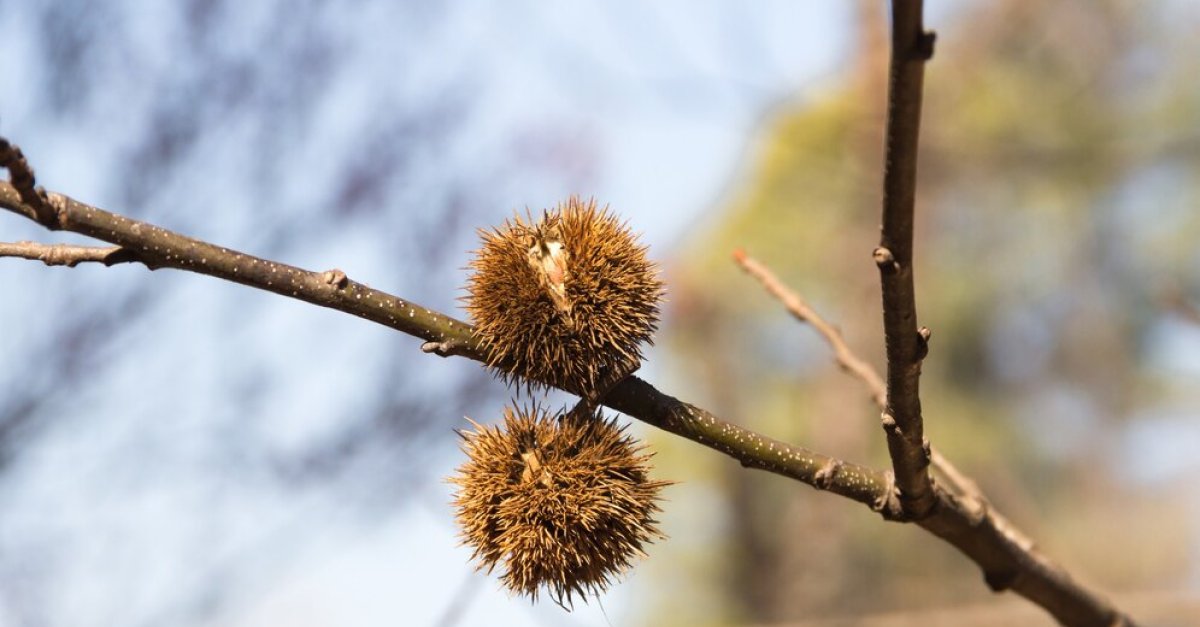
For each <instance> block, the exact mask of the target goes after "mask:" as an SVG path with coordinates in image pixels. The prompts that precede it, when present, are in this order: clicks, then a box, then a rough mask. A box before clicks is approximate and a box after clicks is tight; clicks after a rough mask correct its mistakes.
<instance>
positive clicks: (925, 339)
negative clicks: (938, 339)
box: [917, 327, 933, 361]
mask: <svg viewBox="0 0 1200 627" xmlns="http://www.w3.org/2000/svg"><path fill="white" fill-rule="evenodd" d="M931 337H933V331H930V330H929V327H921V328H920V329H917V361H921V360H923V359H925V357H926V356H928V355H929V338H931Z"/></svg>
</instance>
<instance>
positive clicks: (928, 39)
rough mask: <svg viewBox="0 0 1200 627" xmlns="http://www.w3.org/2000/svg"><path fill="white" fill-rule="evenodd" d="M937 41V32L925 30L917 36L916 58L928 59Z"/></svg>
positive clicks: (931, 55)
mask: <svg viewBox="0 0 1200 627" xmlns="http://www.w3.org/2000/svg"><path fill="white" fill-rule="evenodd" d="M935 43H937V33H935V32H933V31H931V30H927V31H922V32H921V34H920V35H918V36H917V47H916V53H917V58H919V59H920V60H922V61H928V60H930V59H932V58H933V45H934V44H935Z"/></svg>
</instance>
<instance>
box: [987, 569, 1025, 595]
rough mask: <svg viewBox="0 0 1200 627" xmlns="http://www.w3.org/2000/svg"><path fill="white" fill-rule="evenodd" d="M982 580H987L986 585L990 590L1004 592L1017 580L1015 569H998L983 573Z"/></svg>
mask: <svg viewBox="0 0 1200 627" xmlns="http://www.w3.org/2000/svg"><path fill="white" fill-rule="evenodd" d="M983 580H984V581H985V582H987V586H988V588H989V589H991V591H992V592H1004V591H1005V590H1008V589H1009V588H1012V585H1013V582H1015V581H1016V580H1017V571H1015V570H999V571H992V572H985V573H983Z"/></svg>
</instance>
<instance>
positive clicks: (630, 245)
mask: <svg viewBox="0 0 1200 627" xmlns="http://www.w3.org/2000/svg"><path fill="white" fill-rule="evenodd" d="M526 218H527V219H526V220H522V219H521V217H520V216H514V218H513V219H512V220H509V221H506V222H505V223H504V225H503V226H501V227H499V228H496V229H492V230H481V231H480V237H481V239H482V240H483V245H482V247H481V248H480V249H479V250H477V251H476V252H475V257H474V259H473V260H472V261H471V264H470V268H471V270H472V271H473V272H472V274H471V277H470V280H469V282H468V284H467V292H468V295H467V299H466V300H467V312H468V314H469V315H470V317H471V321H472V322H473V323H474V325H475V332H476V334H477V335H478V336H479V337H480V338H482V340H483V343H484V346H485V347H486V349H487V351H488V365H489V366H490V367H491V368H492V369H493V371H494V372H496V373H498V374H499V375H500V376H501V377H502V378H504V379H505V381H506V382H507V383H509V384H512V383H513V382H515V381H519V380H523V381H524V383H525V384H526V386H537V385H550V386H554V387H565V388H567V389H568V390H572V391H576V392H582V393H588V392H591V391H593V390H596V389H597V388H598V387H599V385H600V384H601V383H602V382H603V381H604V380H605V379H604V377H605V375H607V374H609V373H614V374H613V376H619V375H624V374H628V373H629V372H632V371H633V370H635V369H636V368H637V366H638V364H639V363H640V362H641V359H642V349H641V344H642V342H652V340H651V338H652V336H653V334H654V331H655V329H656V328H657V327H658V305H659V301H660V300H661V299H662V296H663V291H664V290H663V284H662V282H661V281H659V280H658V278H657V277H656V269H655V266H654V264H653V263H651V262H650V261H649V260H648V259H647V258H646V248H645V247H644V246H641V245H640V244H638V242H637V239H636V238H635V237H634V235H633V233H632V232H631V231H630V230H629V227H628V226H627V225H626V224H625V223H623V222H621V221H620V220H619V219H618V218H617V217H616V216H614V215H613V214H611V213H609V211H608V208H607V207H606V208H603V209H599V208H597V207H596V202H595V201H594V200H589V201H587V202H583V201H581V200H579V199H578V198H575V197H572V198H570V199H569V200H567V202H565V203H561V204H559V205H558V206H557V207H555V208H554V209H551V210H548V211H545V212H543V214H542V217H541V218H540V219H538V220H536V221H534V220H533V219H532V218H530V217H529V216H526Z"/></svg>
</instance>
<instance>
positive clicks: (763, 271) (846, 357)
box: [733, 249, 986, 504]
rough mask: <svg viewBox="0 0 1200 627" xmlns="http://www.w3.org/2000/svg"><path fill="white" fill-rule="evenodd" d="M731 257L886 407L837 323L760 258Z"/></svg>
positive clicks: (953, 481)
mask: <svg viewBox="0 0 1200 627" xmlns="http://www.w3.org/2000/svg"><path fill="white" fill-rule="evenodd" d="M733 258H734V260H735V261H737V263H738V265H740V266H741V267H742V269H743V270H745V271H746V273H747V274H749V275H750V276H752V277H754V278H755V279H757V280H758V282H759V283H761V284H762V286H763V288H764V289H766V290H767V293H769V294H770V295H771V296H774V297H775V298H776V300H778V301H779V302H781V303H782V304H783V306H784V307H785V308H786V309H787V310H788V313H790V314H792V316H793V317H795V318H796V319H797V320H799V321H801V322H805V323H808V324H809V325H810V326H812V328H813V329H814V330H816V332H817V333H818V334H820V336H821V339H823V340H825V343H826V344H828V345H829V348H830V349H831V350H832V351H833V358H834V360H835V361H836V362H837V364H838V366H839V367H840V368H841V369H842V370H844V371H846V372H848V373H850V374H852V375H854V376H855V377H857V378H858V379H859V380H861V381H862V382H863V383H864V384H865V385H866V386H867V391H868V392H870V394H871V400H872V401H873V402H874V403H875V405H876V406H877V407H878V408H879V409H880V410H881V411H882V410H884V409H886V408H887V388H886V386H885V385H884V383H883V378H882V377H880V376H879V373H878V372H877V371H876V370H875V368H874V367H872V366H871V364H869V363H867V362H866V360H864V359H862V358H860V357H859V356H858V355H856V354H855V353H854V351H853V350H852V349H851V348H850V345H849V344H847V343H846V340H845V338H844V337H842V332H841V331H839V330H838V328H837V327H836V326H834V325H833V324H830V323H829V322H828V321H827V320H825V318H823V317H821V314H819V313H817V311H816V310H815V309H813V308H812V307H811V306H810V305H809V304H808V302H806V301H805V300H804V298H803V297H802V296H801V295H800V294H799V293H798V292H796V291H795V290H793V289H791V288H789V287H788V286H786V285H784V283H783V282H782V281H780V280H779V277H777V276H775V273H774V272H772V271H771V269H770V268H768V267H767V266H766V265H765V264H763V263H762V262H761V261H758V260H757V259H755V258H753V257H751V256H749V255H747V254H746V253H745V251H743V250H740V249H739V250H736V251H734V253H733ZM932 458H933V459H932V461H933V465H934V467H935V468H937V469H938V470H939V471H941V472H942V474H943V475H944V476H945V477H946V480H947V482H948V483H950V485H952V486H954V489H955V491H956V492H958V493H959V494H960V495H962V496H964V497H965V498H967V499H973V500H975V501H978V502H980V503H981V504H983V503H986V500H985V499H986V497H984V495H983V492H981V491H980V490H979V486H978V484H976V483H975V482H974V481H973V480H971V479H970V478H969V477H967V476H966V475H965V474H963V473H962V472H961V471H959V470H958V469H957V468H955V467H954V465H953V464H951V463H950V460H948V459H946V458H945V457H943V456H942V455H940V454H938V452H937V451H932Z"/></svg>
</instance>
